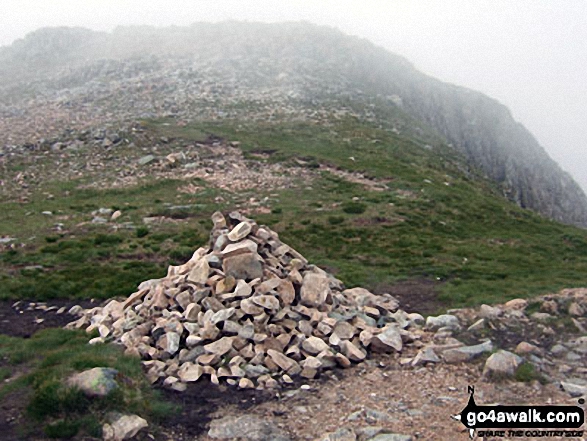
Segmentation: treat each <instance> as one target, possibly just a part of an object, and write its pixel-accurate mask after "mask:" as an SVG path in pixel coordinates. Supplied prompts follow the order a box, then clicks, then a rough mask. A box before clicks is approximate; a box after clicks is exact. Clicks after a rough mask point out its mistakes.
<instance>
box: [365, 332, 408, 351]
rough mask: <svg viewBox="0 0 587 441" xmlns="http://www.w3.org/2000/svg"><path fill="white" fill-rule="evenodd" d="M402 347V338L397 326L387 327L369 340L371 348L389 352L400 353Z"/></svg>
mask: <svg viewBox="0 0 587 441" xmlns="http://www.w3.org/2000/svg"><path fill="white" fill-rule="evenodd" d="M402 347H403V342H402V336H401V333H400V330H399V328H397V326H393V325H388V326H386V327H385V328H384V329H383V331H382V332H381V333H380V334H377V335H375V336H374V337H373V339H372V340H371V348H372V349H374V350H381V351H385V352H389V351H391V350H395V351H397V352H400V351H401V350H402Z"/></svg>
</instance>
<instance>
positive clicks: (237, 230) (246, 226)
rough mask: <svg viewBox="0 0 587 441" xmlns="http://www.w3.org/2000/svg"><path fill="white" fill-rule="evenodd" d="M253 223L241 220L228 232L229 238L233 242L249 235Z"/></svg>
mask: <svg viewBox="0 0 587 441" xmlns="http://www.w3.org/2000/svg"><path fill="white" fill-rule="evenodd" d="M251 230H252V225H251V224H250V223H249V222H241V223H240V224H238V225H237V226H236V227H234V228H233V229H232V230H231V232H230V233H228V239H229V240H230V241H231V242H238V241H239V240H241V239H244V238H245V237H247V236H248V235H249V233H250V232H251Z"/></svg>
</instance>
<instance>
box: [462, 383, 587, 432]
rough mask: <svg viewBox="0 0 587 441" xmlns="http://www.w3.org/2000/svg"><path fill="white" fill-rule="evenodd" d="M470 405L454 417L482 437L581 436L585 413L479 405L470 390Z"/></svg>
mask: <svg viewBox="0 0 587 441" xmlns="http://www.w3.org/2000/svg"><path fill="white" fill-rule="evenodd" d="M468 392H469V402H468V403H467V406H466V407H465V408H464V409H463V410H462V412H461V413H459V414H458V415H453V417H452V418H454V419H455V420H458V421H460V422H461V423H463V424H464V425H465V427H467V429H469V436H470V438H471V439H473V438H474V437H475V433H476V432H478V433H477V435H479V436H480V437H483V436H491V437H496V438H500V437H508V438H513V437H520V438H524V437H540V438H543V437H577V436H579V437H581V436H583V430H582V429H581V426H583V424H584V422H585V412H584V410H583V409H582V408H581V407H579V406H478V405H477V404H476V403H475V388H474V387H472V386H469V387H468ZM584 403H585V401H584V400H579V404H584Z"/></svg>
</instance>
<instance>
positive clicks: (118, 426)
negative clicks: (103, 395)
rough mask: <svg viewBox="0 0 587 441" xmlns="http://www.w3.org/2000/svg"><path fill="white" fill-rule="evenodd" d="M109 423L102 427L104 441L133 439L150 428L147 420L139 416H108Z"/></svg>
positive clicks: (114, 414)
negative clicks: (143, 430)
mask: <svg viewBox="0 0 587 441" xmlns="http://www.w3.org/2000/svg"><path fill="white" fill-rule="evenodd" d="M107 419H108V421H109V422H108V423H106V424H104V426H103V427H102V436H103V438H104V441H123V440H126V439H131V438H133V437H134V436H135V435H136V434H137V433H139V431H141V430H142V429H144V428H146V427H148V426H149V424H148V423H147V420H145V419H143V418H141V417H140V416H138V415H122V414H118V413H113V414H110V415H109V416H108V418H107Z"/></svg>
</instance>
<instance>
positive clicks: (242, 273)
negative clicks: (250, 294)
mask: <svg viewBox="0 0 587 441" xmlns="http://www.w3.org/2000/svg"><path fill="white" fill-rule="evenodd" d="M222 269H223V271H224V273H225V274H226V275H227V276H232V277H234V278H235V279H243V280H253V279H257V278H260V277H263V265H262V264H261V262H260V257H259V255H258V254H256V253H246V254H239V255H237V256H231V257H227V258H225V259H224V262H223V264H222Z"/></svg>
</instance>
